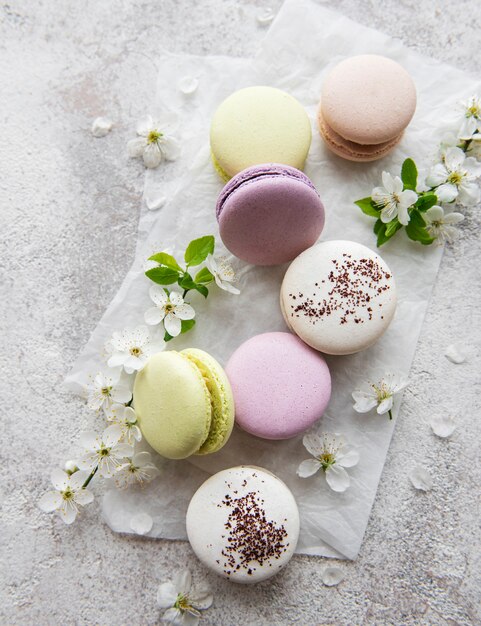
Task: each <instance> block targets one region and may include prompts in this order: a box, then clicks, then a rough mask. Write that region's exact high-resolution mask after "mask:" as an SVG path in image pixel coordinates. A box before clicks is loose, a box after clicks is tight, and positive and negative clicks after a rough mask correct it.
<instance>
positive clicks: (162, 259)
mask: <svg viewBox="0 0 481 626" xmlns="http://www.w3.org/2000/svg"><path fill="white" fill-rule="evenodd" d="M149 261H157V263H158V264H159V265H165V267H170V268H171V269H173V270H177V271H178V272H183V269H182V268H181V267H180V265H179V264H178V263H177V261H176V260H175V259H174V257H173V256H172V255H171V254H167V252H157V254H153V255H152V256H150V257H149Z"/></svg>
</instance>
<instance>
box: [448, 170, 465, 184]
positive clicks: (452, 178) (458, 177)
mask: <svg viewBox="0 0 481 626" xmlns="http://www.w3.org/2000/svg"><path fill="white" fill-rule="evenodd" d="M463 178H464V174H463V173H462V172H451V174H450V175H449V176H448V183H451V184H453V185H456V186H457V185H459V184H460V183H461V181H462V180H463Z"/></svg>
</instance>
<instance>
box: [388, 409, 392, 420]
mask: <svg viewBox="0 0 481 626" xmlns="http://www.w3.org/2000/svg"><path fill="white" fill-rule="evenodd" d="M388 413H389V419H390V420H392V411H391V409H389V411H388Z"/></svg>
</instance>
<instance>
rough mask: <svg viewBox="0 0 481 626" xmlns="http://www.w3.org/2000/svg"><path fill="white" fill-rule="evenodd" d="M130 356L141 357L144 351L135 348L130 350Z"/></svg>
mask: <svg viewBox="0 0 481 626" xmlns="http://www.w3.org/2000/svg"><path fill="white" fill-rule="evenodd" d="M130 354H131V355H132V356H140V355H141V354H142V350H141V349H140V348H136V347H135V346H134V347H133V348H130Z"/></svg>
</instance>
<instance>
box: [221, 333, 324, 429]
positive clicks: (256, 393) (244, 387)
mask: <svg viewBox="0 0 481 626" xmlns="http://www.w3.org/2000/svg"><path fill="white" fill-rule="evenodd" d="M226 373H227V377H228V378H229V381H230V383H231V387H232V393H233V395H234V402H235V407H236V416H235V419H236V422H237V424H238V425H239V426H240V427H241V428H242V429H243V430H245V431H247V432H248V433H251V434H252V435H256V436H257V437H262V438H263V439H289V438H291V437H295V436H296V435H298V434H300V433H302V432H304V431H305V430H307V429H308V428H309V427H310V426H312V424H313V423H314V422H315V421H316V420H318V419H319V418H320V417H321V416H322V414H323V413H324V411H325V410H326V407H327V405H328V403H329V399H330V397H331V375H330V373H329V368H328V366H327V363H326V361H325V360H324V358H323V357H322V356H321V355H320V354H319V353H318V352H316V351H315V350H313V349H312V348H310V347H309V346H307V345H306V344H305V343H304V342H303V341H301V340H300V339H299V338H298V337H296V336H295V335H291V334H290V333H281V332H275V333H265V334H262V335H256V336H254V337H252V338H251V339H249V340H248V341H246V342H245V343H243V344H242V345H241V346H239V348H237V350H236V351H235V352H234V354H233V355H232V356H231V358H230V359H229V362H228V363H227V367H226Z"/></svg>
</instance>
